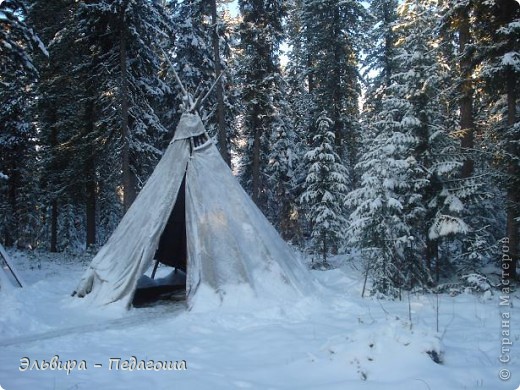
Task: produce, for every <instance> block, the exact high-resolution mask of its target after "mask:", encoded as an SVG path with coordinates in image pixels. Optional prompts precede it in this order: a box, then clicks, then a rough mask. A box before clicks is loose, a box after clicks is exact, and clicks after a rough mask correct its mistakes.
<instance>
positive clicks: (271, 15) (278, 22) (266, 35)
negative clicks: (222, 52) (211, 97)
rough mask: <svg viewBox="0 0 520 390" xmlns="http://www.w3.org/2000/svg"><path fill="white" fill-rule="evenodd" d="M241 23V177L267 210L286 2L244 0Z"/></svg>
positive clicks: (276, 124) (276, 122) (278, 112)
mask: <svg viewBox="0 0 520 390" xmlns="http://www.w3.org/2000/svg"><path fill="white" fill-rule="evenodd" d="M238 4H239V7H240V13H241V15H242V22H241V23H240V60H239V61H240V69H239V77H240V89H241V93H240V97H241V100H242V105H243V115H242V121H241V123H240V127H241V128H240V129H239V131H240V134H239V135H238V136H239V137H240V138H241V141H240V143H241V145H242V146H243V150H242V158H241V165H242V173H241V179H242V183H243V185H244V187H245V188H246V190H247V191H249V192H250V194H251V196H252V198H253V200H254V201H255V203H256V204H257V205H258V206H259V207H260V208H261V209H262V210H264V211H267V204H268V196H269V191H268V186H269V183H268V181H267V180H266V173H267V169H268V163H269V149H270V145H269V140H270V137H271V134H272V132H273V131H275V129H276V128H277V127H278V126H279V123H280V122H279V120H282V121H283V119H279V118H277V116H278V115H279V114H280V109H281V106H280V103H281V102H280V101H278V100H279V98H280V97H281V98H285V97H284V96H283V94H280V91H281V90H282V89H281V86H280V85H279V82H280V80H281V78H280V72H281V70H280V61H279V47H280V44H281V42H282V38H283V29H282V18H283V17H284V15H285V5H284V2H283V1H280V0H251V1H245V0H244V1H243V0H239V2H238Z"/></svg>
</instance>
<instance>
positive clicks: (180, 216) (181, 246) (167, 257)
mask: <svg viewBox="0 0 520 390" xmlns="http://www.w3.org/2000/svg"><path fill="white" fill-rule="evenodd" d="M154 258H155V259H156V260H158V261H159V262H161V263H163V264H166V265H169V266H171V267H175V268H177V269H180V270H182V271H184V272H186V258H187V248H186V174H184V179H183V180H182V183H181V187H180V188H179V192H178V194H177V199H176V201H175V205H174V206H173V210H172V212H171V214H170V216H169V218H168V222H167V223H166V226H165V227H164V230H163V232H162V234H161V238H160V240H159V247H158V248H157V251H156V252H155V256H154Z"/></svg>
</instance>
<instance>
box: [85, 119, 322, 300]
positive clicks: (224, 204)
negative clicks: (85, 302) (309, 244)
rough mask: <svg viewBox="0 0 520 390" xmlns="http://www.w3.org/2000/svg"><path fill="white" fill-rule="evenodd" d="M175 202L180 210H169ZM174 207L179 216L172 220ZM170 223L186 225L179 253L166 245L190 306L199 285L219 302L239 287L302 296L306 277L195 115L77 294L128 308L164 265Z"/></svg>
mask: <svg viewBox="0 0 520 390" xmlns="http://www.w3.org/2000/svg"><path fill="white" fill-rule="evenodd" d="M183 183H184V184H183ZM183 191H185V193H184V194H183V193H182V192H183ZM182 195H184V196H182ZM181 200H182V201H183V202H184V204H183V206H184V207H174V206H175V205H176V204H178V203H177V201H181ZM182 208H184V210H182ZM174 209H181V212H183V213H184V216H183V217H184V218H179V217H178V216H177V217H175V215H173V214H172V212H173V211H174ZM168 221H170V224H171V223H173V224H175V223H177V224H179V223H185V244H184V245H185V248H184V249H185V254H182V253H179V248H178V247H179V242H181V243H182V240H181V241H179V240H177V244H176V245H170V246H171V248H173V249H172V250H171V253H170V255H171V262H170V264H175V263H176V262H178V258H182V257H183V256H185V257H186V259H185V261H186V263H187V270H186V271H187V280H186V297H187V301H188V305H191V304H193V302H194V297H195V296H196V293H197V291H199V290H200V289H201V288H202V287H203V286H205V287H207V288H209V289H211V290H212V291H214V292H215V293H216V294H218V295H219V296H220V297H221V298H222V297H224V295H226V293H227V291H228V290H229V289H232V288H233V287H234V286H237V285H245V286H249V288H250V289H251V291H252V292H253V293H254V294H256V295H259V296H272V295H277V294H296V295H298V296H301V295H306V293H307V292H308V291H309V290H310V289H311V288H312V285H313V281H312V280H311V278H310V276H309V273H308V272H307V270H306V269H305V268H304V267H303V266H302V265H301V264H300V263H299V261H298V260H297V259H296V258H295V256H294V253H293V251H292V250H291V249H290V248H289V247H288V245H287V244H286V243H285V242H284V241H283V239H282V238H281V237H280V236H279V234H278V233H277V232H276V230H275V229H274V228H273V226H271V224H270V223H269V222H268V221H267V219H266V218H265V216H264V215H263V214H262V213H261V211H260V210H259V209H258V208H257V207H256V205H255V204H254V203H253V201H252V200H251V199H250V197H249V196H248V195H247V194H246V193H245V191H244V190H243V189H242V187H241V186H240V184H239V183H238V182H237V181H236V179H235V177H234V176H233V175H232V173H231V171H230V169H229V168H228V166H227V165H226V164H225V162H224V161H223V160H222V158H221V156H220V154H219V152H218V150H217V149H216V147H215V146H214V145H213V143H212V141H211V140H210V139H209V137H207V134H206V132H205V129H204V126H203V124H202V121H201V120H200V118H199V116H198V115H196V114H188V113H185V114H183V115H182V117H181V120H180V122H179V124H178V127H177V130H176V132H175V136H174V139H173V141H172V142H171V143H170V145H169V146H168V148H167V149H166V151H165V153H164V155H163V157H162V158H161V160H160V162H159V164H158V165H157V167H156V169H155V170H154V172H153V174H152V175H151V176H150V178H149V180H148V181H147V183H146V185H145V186H144V187H143V189H142V190H141V192H140V193H139V195H138V197H137V199H136V200H135V202H134V203H133V204H132V206H131V207H130V209H129V210H128V212H127V213H126V214H125V216H124V217H123V219H122V221H121V223H120V224H119V225H118V227H117V228H116V230H115V231H114V233H113V234H112V236H111V237H110V239H109V240H108V242H107V244H106V245H104V246H103V247H102V248H101V250H100V251H99V252H98V254H97V255H96V256H95V258H94V259H93V260H92V263H91V264H90V266H89V268H88V269H87V271H86V272H85V274H84V275H83V277H82V279H81V281H80V283H79V285H78V287H77V289H76V293H77V295H78V296H79V297H86V298H87V299H89V300H92V301H93V302H96V303H98V304H109V303H112V302H120V303H123V304H125V305H130V304H131V301H132V297H133V294H134V291H135V288H136V284H137V281H138V279H139V278H140V277H141V275H143V274H144V273H145V272H146V270H147V269H148V268H149V267H150V265H151V263H152V262H153V260H154V258H156V257H157V256H158V255H159V254H160V256H159V257H160V258H161V261H163V262H166V263H168V261H165V259H166V258H167V257H168V256H167V255H168V253H167V251H166V253H165V251H164V249H161V248H159V244H160V243H162V242H168V240H170V241H171V240H176V238H175V237H166V236H165V234H166V233H168V232H169V234H170V235H171V234H175V233H172V229H166V230H165V228H166V226H167V224H168ZM172 221H173V222H172ZM173 230H175V229H173ZM177 230H178V229H177ZM163 232H164V233H165V234H163ZM177 233H178V232H177ZM161 237H162V238H161ZM181 246H182V245H181ZM175 247H177V250H175V249H174V248H175ZM158 249H159V250H158ZM180 252H182V251H180ZM176 257H177V260H176V259H175V258H176Z"/></svg>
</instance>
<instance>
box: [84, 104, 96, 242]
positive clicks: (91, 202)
mask: <svg viewBox="0 0 520 390" xmlns="http://www.w3.org/2000/svg"><path fill="white" fill-rule="evenodd" d="M85 116H86V118H85V120H86V123H87V129H86V130H87V134H90V133H92V132H93V131H94V102H93V101H92V100H89V101H88V102H87V109H86V110H85ZM85 180H86V182H85V193H86V199H85V206H86V207H85V213H86V223H87V229H86V230H87V232H86V233H87V236H86V246H87V249H88V248H89V247H90V246H91V245H95V244H96V202H97V180H96V165H95V161H94V151H93V150H91V151H90V153H89V156H88V157H87V160H86V162H85Z"/></svg>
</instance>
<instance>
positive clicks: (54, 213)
mask: <svg viewBox="0 0 520 390" xmlns="http://www.w3.org/2000/svg"><path fill="white" fill-rule="evenodd" d="M50 245H51V246H50V249H49V250H50V252H51V253H56V252H58V200H57V199H53V200H52V201H51V242H50Z"/></svg>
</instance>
